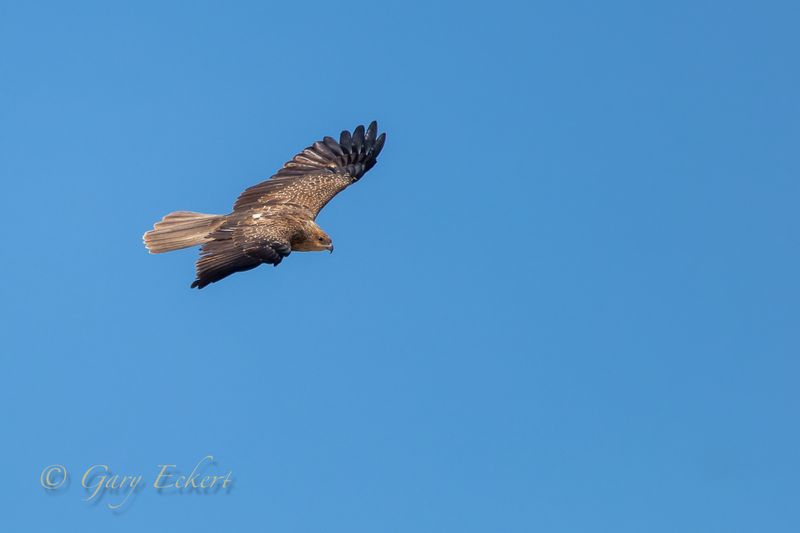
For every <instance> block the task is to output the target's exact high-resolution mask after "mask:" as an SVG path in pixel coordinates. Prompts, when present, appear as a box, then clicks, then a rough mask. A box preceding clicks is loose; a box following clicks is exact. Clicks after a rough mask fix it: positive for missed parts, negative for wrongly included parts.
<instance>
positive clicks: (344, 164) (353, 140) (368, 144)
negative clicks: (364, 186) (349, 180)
mask: <svg viewBox="0 0 800 533" xmlns="http://www.w3.org/2000/svg"><path fill="white" fill-rule="evenodd" d="M385 142H386V133H381V134H380V135H378V122H377V121H375V120H373V121H372V122H370V123H369V126H368V127H366V128H365V127H364V126H363V125H359V126H356V127H355V128H354V129H353V132H352V133H351V132H350V131H348V130H344V131H342V133H341V134H340V135H339V142H338V143H337V142H336V140H335V139H334V138H332V137H324V138H323V139H322V140H321V141H317V142H315V143H314V144H313V145H311V146H309V147H308V148H306V149H305V150H303V151H302V152H301V153H299V154H297V155H296V156H295V157H294V158H293V159H292V160H291V161H289V162H288V163H286V164H285V165H284V167H283V168H282V169H281V170H279V171H278V174H277V176H278V177H283V176H286V177H289V176H297V175H302V174H308V173H312V172H316V171H319V170H324V171H326V172H337V173H347V174H349V175H350V176H352V177H353V180H354V181H355V180H358V179H359V178H361V176H363V175H364V173H365V172H366V171H368V170H369V169H371V168H372V167H373V166H375V163H376V162H377V161H376V158H377V157H378V154H380V152H381V150H382V149H383V144H384V143H385ZM238 203H239V202H238V201H237V205H238Z"/></svg>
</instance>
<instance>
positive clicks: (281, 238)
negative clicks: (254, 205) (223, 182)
mask: <svg viewBox="0 0 800 533" xmlns="http://www.w3.org/2000/svg"><path fill="white" fill-rule="evenodd" d="M273 211H274V213H273V214H272V215H271V216H262V217H259V218H257V219H256V218H253V217H238V218H234V219H232V220H231V221H230V222H229V223H227V224H226V225H225V226H223V227H222V228H220V229H218V230H217V231H215V232H214V233H212V234H211V235H210V236H209V237H211V238H213V240H212V241H210V242H208V243H206V244H204V245H203V246H202V247H201V248H200V259H199V260H198V261H197V265H196V274H197V276H196V277H197V279H195V281H194V282H193V283H192V287H193V288H194V287H198V288H200V289H202V288H203V287H205V286H206V285H209V284H210V283H214V282H216V281H219V280H221V279H223V278H225V277H227V276H230V275H231V274H234V273H236V272H243V271H245V270H250V269H252V268H255V267H257V266H258V265H260V264H262V263H267V264H271V265H275V266H277V265H278V264H279V263H280V262H281V261H282V260H283V258H284V257H286V256H288V255H289V254H290V253H291V251H292V247H291V236H292V233H293V232H294V231H295V224H296V220H295V217H293V216H292V214H286V215H285V216H284V214H282V213H281V211H282V210H281V209H274V210H273ZM290 211H294V210H291V208H290Z"/></svg>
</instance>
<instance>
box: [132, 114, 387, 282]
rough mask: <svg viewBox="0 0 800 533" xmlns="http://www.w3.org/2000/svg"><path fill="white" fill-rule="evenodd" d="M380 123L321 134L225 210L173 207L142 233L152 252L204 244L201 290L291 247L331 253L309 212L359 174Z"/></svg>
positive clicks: (371, 157) (274, 259) (376, 142)
mask: <svg viewBox="0 0 800 533" xmlns="http://www.w3.org/2000/svg"><path fill="white" fill-rule="evenodd" d="M377 134H378V124H377V123H375V122H373V123H372V124H370V125H369V128H367V130H366V133H365V131H364V126H358V127H357V128H356V129H355V130H353V134H352V135H351V134H350V132H349V131H343V132H342V134H341V136H340V137H339V142H336V141H335V140H334V139H332V138H331V137H325V138H324V139H322V140H321V141H317V142H315V143H314V144H313V145H311V146H309V147H308V148H306V149H305V150H303V151H302V152H300V153H299V154H297V155H296V156H294V157H293V158H292V160H291V161H289V162H287V163H286V164H285V165H283V168H281V169H280V170H279V171H278V173H277V174H275V175H274V176H272V177H271V178H270V179H268V180H267V181H263V182H261V183H259V184H258V185H254V186H252V187H250V188H249V189H246V190H245V191H244V192H243V193H242V194H241V195H240V196H239V198H238V199H237V200H236V203H235V204H234V206H233V213H231V214H229V215H205V214H203V213H194V212H191V211H176V212H174V213H170V214H168V215H167V216H165V217H164V218H163V219H161V221H160V222H156V224H155V226H154V227H153V229H152V230H150V231H148V232H147V233H145V234H144V244H145V246H147V249H148V250H150V253H153V254H159V253H163V252H170V251H172V250H179V249H181V248H188V247H189V246H195V245H198V244H202V245H203V246H202V247H201V248H200V259H199V260H198V261H197V266H196V270H197V279H196V280H194V282H193V283H192V285H191V286H192V288H194V287H197V288H199V289H202V288H203V287H205V286H206V285H208V284H209V283H214V282H215V281H219V280H221V279H222V278H224V277H226V276H229V275H231V274H233V273H235V272H243V271H245V270H250V269H252V268H255V267H257V266H258V265H260V264H262V263H268V264H271V265H275V266H278V264H279V263H280V262H281V261H282V260H283V258H284V257H286V256H287V255H289V253H290V252H292V251H297V252H315V251H322V250H328V251H330V252H333V242H332V241H331V238H330V237H328V235H327V234H326V233H325V232H324V231H322V228H320V227H319V226H318V225H317V224H316V222H314V219H316V218H317V215H318V214H319V212H320V210H321V209H322V208H323V207H325V204H327V203H328V202H329V201H330V200H331V198H333V197H334V196H336V194H337V193H339V191H341V190H343V189H344V188H345V187H347V186H348V185H350V184H351V183H354V182H356V181H358V180H359V179H360V178H361V176H363V175H364V174H365V173H366V172H367V171H368V170H369V169H371V168H372V167H373V166H374V165H375V163H376V161H377V157H378V154H379V153H380V152H381V149H382V148H383V143H384V141H385V140H386V134H385V133H381V135H380V136H378V135H377Z"/></svg>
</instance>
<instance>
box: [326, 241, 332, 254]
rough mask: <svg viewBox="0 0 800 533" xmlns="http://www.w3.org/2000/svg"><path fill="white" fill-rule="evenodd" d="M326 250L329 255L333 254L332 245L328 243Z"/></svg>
mask: <svg viewBox="0 0 800 533" xmlns="http://www.w3.org/2000/svg"><path fill="white" fill-rule="evenodd" d="M327 248H328V251H329V252H330V253H333V243H330V244H329V245H328V246H327Z"/></svg>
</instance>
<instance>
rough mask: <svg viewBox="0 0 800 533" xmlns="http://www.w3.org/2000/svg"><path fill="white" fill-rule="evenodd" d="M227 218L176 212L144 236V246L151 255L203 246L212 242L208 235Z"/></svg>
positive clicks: (156, 224) (190, 212)
mask: <svg viewBox="0 0 800 533" xmlns="http://www.w3.org/2000/svg"><path fill="white" fill-rule="evenodd" d="M225 218H226V217H225V215H206V214H203V213H193V212H192V211H175V212H174V213H170V214H168V215H167V216H165V217H164V218H162V219H161V221H160V222H156V223H155V225H154V226H153V229H151V230H150V231H148V232H147V233H145V234H144V245H145V246H147V249H148V250H149V251H150V253H151V254H160V253H164V252H171V251H172V250H180V249H181V248H188V247H189V246H196V245H198V244H203V243H205V242H208V241H210V240H211V238H210V237H209V236H208V234H209V233H212V232H213V231H214V230H216V229H217V228H219V227H220V226H221V225H222V224H223V223H224V222H225Z"/></svg>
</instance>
